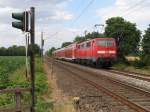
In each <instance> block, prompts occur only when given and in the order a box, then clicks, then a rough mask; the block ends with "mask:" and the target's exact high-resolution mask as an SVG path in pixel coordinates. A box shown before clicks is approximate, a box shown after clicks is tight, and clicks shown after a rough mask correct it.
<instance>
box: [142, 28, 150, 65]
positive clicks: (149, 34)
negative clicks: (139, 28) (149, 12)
mask: <svg viewBox="0 0 150 112" xmlns="http://www.w3.org/2000/svg"><path fill="white" fill-rule="evenodd" d="M142 49H143V50H142V60H143V61H144V62H145V63H146V64H150V25H149V27H148V28H147V30H146V31H145V34H144V35H143V39H142Z"/></svg>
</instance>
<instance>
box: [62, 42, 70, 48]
mask: <svg viewBox="0 0 150 112" xmlns="http://www.w3.org/2000/svg"><path fill="white" fill-rule="evenodd" d="M70 44H72V42H63V43H62V45H61V48H63V47H66V46H68V45H70Z"/></svg>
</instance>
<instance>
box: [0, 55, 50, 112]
mask: <svg viewBox="0 0 150 112" xmlns="http://www.w3.org/2000/svg"><path fill="white" fill-rule="evenodd" d="M35 75H36V79H35V84H36V85H35V86H36V100H37V104H36V111H37V112H43V111H44V112H48V110H49V108H51V107H52V105H51V104H50V105H49V104H48V103H47V102H45V101H44V100H43V98H42V96H43V95H44V94H45V93H47V91H48V84H47V77H46V74H45V73H44V70H43V65H42V63H41V60H40V58H36V62H35ZM16 86H20V87H30V81H29V80H28V79H27V78H26V68H25V57H21V56H6V57H5V56H1V57H0V88H1V89H4V88H15V87H16ZM21 98H22V103H23V105H25V104H28V105H29V104H30V101H31V95H30V92H25V93H23V94H22V96H21ZM45 103H46V104H47V105H46V104H45ZM3 107H7V108H13V107H15V100H14V94H11V93H8V94H0V108H3Z"/></svg>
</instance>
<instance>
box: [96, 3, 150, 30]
mask: <svg viewBox="0 0 150 112" xmlns="http://www.w3.org/2000/svg"><path fill="white" fill-rule="evenodd" d="M149 4H150V1H149V0H144V1H143V0H115V3H114V5H111V6H107V7H104V8H100V9H98V10H97V11H96V14H97V16H99V17H100V18H101V20H102V22H105V20H107V19H108V18H110V17H114V16H121V17H124V18H125V19H127V20H128V21H131V22H133V23H136V24H137V26H138V28H140V29H141V30H144V29H145V28H146V27H147V26H148V24H149V20H150V12H149V10H150V7H149Z"/></svg>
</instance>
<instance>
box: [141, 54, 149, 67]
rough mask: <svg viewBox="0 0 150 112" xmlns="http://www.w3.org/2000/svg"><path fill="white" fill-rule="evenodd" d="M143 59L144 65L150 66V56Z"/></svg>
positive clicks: (144, 56)
mask: <svg viewBox="0 0 150 112" xmlns="http://www.w3.org/2000/svg"><path fill="white" fill-rule="evenodd" d="M141 59H142V60H143V63H145V64H146V65H150V55H143V56H142V57H141Z"/></svg>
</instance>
